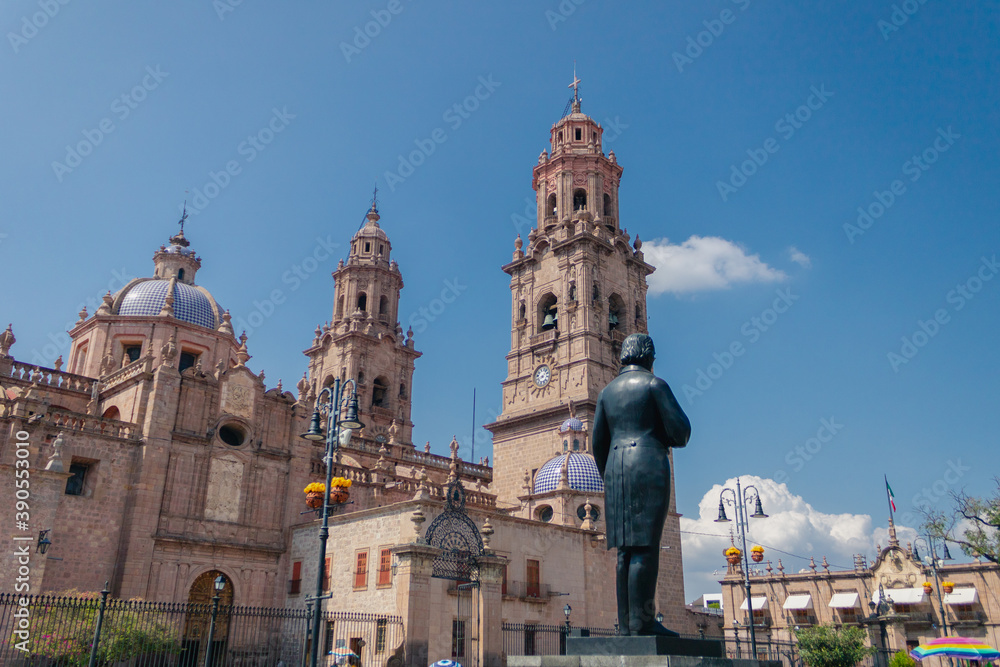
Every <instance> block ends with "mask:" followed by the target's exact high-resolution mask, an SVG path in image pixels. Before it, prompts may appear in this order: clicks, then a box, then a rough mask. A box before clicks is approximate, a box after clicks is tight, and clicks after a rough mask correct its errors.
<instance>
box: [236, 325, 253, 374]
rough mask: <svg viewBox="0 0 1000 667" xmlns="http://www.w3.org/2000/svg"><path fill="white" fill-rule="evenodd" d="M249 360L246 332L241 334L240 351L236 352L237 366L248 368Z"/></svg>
mask: <svg viewBox="0 0 1000 667" xmlns="http://www.w3.org/2000/svg"><path fill="white" fill-rule="evenodd" d="M249 359H250V355H249V354H247V332H246V331H244V332H243V333H241V334H240V349H239V350H238V351H237V352H236V365H237V366H246V365H247V361H249Z"/></svg>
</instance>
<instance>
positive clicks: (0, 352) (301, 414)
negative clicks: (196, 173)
mask: <svg viewBox="0 0 1000 667" xmlns="http://www.w3.org/2000/svg"><path fill="white" fill-rule="evenodd" d="M602 133H603V129H602V127H601V126H600V125H599V124H598V123H596V122H595V121H594V120H593V119H592V118H590V117H589V116H587V115H585V114H584V113H582V112H581V109H580V101H579V98H578V97H575V98H574V101H573V104H572V107H571V110H570V113H568V114H567V115H565V116H564V117H563V118H561V119H559V120H558V122H557V123H556V124H555V125H553V126H552V128H551V131H550V137H549V147H548V149H547V150H543V151H542V152H541V154H540V155H539V157H538V161H537V164H536V165H535V166H534V168H533V172H532V186H533V188H534V190H535V195H536V203H537V219H536V224H535V226H534V228H533V229H532V230H531V232H530V233H529V234H528V237H527V239H522V238H520V236H518V238H517V239H516V240H515V241H514V250H513V254H512V257H511V260H510V262H509V263H507V264H506V265H504V266H503V267H502V270H503V271H504V272H505V273H506V274H507V276H508V277H509V280H510V290H511V304H510V325H511V346H510V350H495V351H493V353H494V354H497V355H500V354H506V358H507V376H506V378H497V380H502V388H503V391H502V396H503V409H502V412H501V414H500V415H499V416H498V417H497V418H496V420H495V421H494V422H492V423H490V424H487V425H486V428H487V429H489V430H490V431H491V433H492V435H493V452H494V460H493V464H492V466H491V465H489V462H488V461H480V462H478V463H477V462H471V461H463V460H461V459H460V458H459V456H458V444H457V442H454V441H453V442H452V443H451V454H450V456H441V455H436V454H432V453H430V445H429V444H428V445H425V446H417V445H416V444H415V443H414V442H413V439H412V428H413V422H412V420H411V396H412V395H413V392H414V391H419V386H420V385H419V377H418V378H416V379H415V377H414V372H415V369H416V360H417V359H418V358H420V357H421V353H420V352H419V351H418V350H417V349H416V346H415V341H414V335H413V332H412V330H411V331H407V332H405V333H404V331H403V330H402V328H401V326H400V324H399V322H398V312H399V303H400V293H401V290H402V288H403V270H404V268H405V267H400V266H399V265H398V264H397V263H396V261H395V260H393V259H392V244H391V242H390V239H389V235H388V233H387V232H386V230H385V229H383V226H382V224H381V223H382V221H381V218H380V216H379V212H378V210H377V206H376V205H375V203H374V202H373V204H372V207H371V209H370V210H369V211H368V213H367V215H366V218H365V221H364V224H363V225H362V226H361V228H360V229H359V230H358V231H357V232H356V233H355V234H354V236H353V238H352V239H351V241H350V248H349V254H348V256H347V257H346V258H345V259H342V260H340V262H339V263H338V265H337V268H336V270H335V271H334V272H333V279H334V280H333V294H332V303H331V312H332V317H331V319H330V322H329V323H328V324H326V325H324V326H322V327H318V328H317V329H316V331H315V332H314V335H313V337H312V340H311V343H310V344H309V346H308V348H307V349H306V350H305V355H306V357H307V358H308V362H307V364H306V365H305V372H304V374H303V377H302V378H301V380H299V382H298V383H297V385H296V386H295V387H294V391H287V390H286V389H285V388H284V387H282V385H281V383H280V382H278V383H277V386H274V387H268V386H267V385H266V384H265V381H264V373H263V372H261V371H257V372H255V371H254V370H251V369H250V368H249V367H248V366H247V361H248V360H249V358H250V355H249V352H248V350H247V339H246V336H245V335H240V336H237V335H236V334H237V332H235V331H234V329H233V326H232V322H231V318H230V315H229V312H228V311H227V310H225V309H224V308H223V307H222V306H221V305H220V304H219V303H218V302H217V301H216V300H215V298H214V297H213V296H212V294H211V292H209V290H208V289H206V288H205V287H204V286H202V285H199V284H198V282H197V274H198V270H199V268H200V267H201V263H202V258H201V257H199V256H198V255H197V254H196V253H195V251H194V249H193V248H192V246H191V242H190V241H189V239H188V238H187V237H186V236H185V235H184V230H183V220H182V225H181V229H180V231H179V232H178V233H177V234H176V235H174V236H173V237H171V238H170V239H169V242H168V244H165V245H163V246H161V247H160V248H159V249H158V250H156V251H155V252H154V254H153V271H152V275H151V276H150V277H148V278H139V279H135V280H132V281H131V282H130V283H129V284H127V285H126V286H125V287H124V288H122V289H121V290H120V291H118V292H117V293H116V294H111V293H110V292H109V293H108V294H107V295H105V296H104V299H103V303H102V304H101V305H100V307H99V308H97V309H96V311H95V312H93V313H88V312H87V311H86V309H84V310H83V311H81V312H80V313H79V319H78V321H77V322H76V325H75V326H74V327H73V328H72V329H71V330H70V331H69V336H70V337H71V339H72V345H71V350H70V353H69V357H68V360H67V361H66V362H64V361H63V360H62V358H61V357H60V358H59V359H58V360H56V361H55V363H54V364H53V366H52V367H42V366H37V365H34V364H28V363H24V362H21V361H18V360H16V358H15V357H14V356H12V353H11V348H12V346H13V345H14V343H15V335H14V330H15V328H16V327H14V326H9V327H8V328H7V329H6V331H3V332H2V333H0V424H2V426H3V428H2V430H0V492H2V493H3V497H5V498H14V497H15V493H16V491H15V482H16V463H17V461H18V460H19V459H24V458H26V459H27V460H28V461H29V463H30V474H31V489H32V491H31V494H32V508H31V509H32V513H31V525H32V528H33V529H36V530H41V529H45V530H48V532H47V533H46V534H45V538H46V539H47V540H48V541H49V542H50V543H51V546H50V548H49V549H48V552H47V554H38V553H35V554H33V556H32V570H31V592H32V593H40V592H55V591H64V590H68V589H74V588H75V589H79V590H84V591H96V590H99V589H101V588H102V587H103V585H104V582H105V581H107V582H109V588H110V590H111V592H112V595H113V596H115V597H122V598H132V597H140V598H144V599H147V600H155V601H164V602H188V601H206V600H208V599H209V597H211V595H212V586H211V582H212V581H213V580H214V579H215V577H216V576H217V575H218V574H220V573H221V574H223V575H225V579H226V584H225V586H226V588H225V590H224V592H223V594H222V595H223V598H224V600H225V602H226V603H230V604H238V605H250V606H261V607H305V606H306V605H307V604H311V603H312V601H311V600H307V598H308V597H310V595H311V593H312V591H313V590H314V586H315V583H314V582H316V580H317V574H318V572H317V570H318V568H319V567H320V566H321V565H320V564H321V563H322V567H323V568H324V572H323V582H324V583H323V586H324V590H325V591H328V592H329V597H328V598H327V599H325V600H324V601H323V603H322V604H323V605H324V608H325V609H327V610H330V611H334V610H336V611H351V612H369V613H374V614H391V615H395V616H399V617H400V618H401V619H402V623H403V627H404V634H405V640H404V643H403V644H402V645H400V646H398V647H393V646H390V647H385V646H382V647H376V646H368V647H367V648H363V647H359V649H361V648H363V650H365V651H366V652H369V653H371V655H369V656H368V658H367V659H366V660H365V661H363V664H366V665H368V664H372V665H374V664H388V662H387V661H388V659H389V657H390V655H395V656H399V657H401V659H403V660H405V663H406V664H407V665H410V664H413V665H417V664H420V663H421V662H423V664H424V665H426V664H428V661H427V658H428V656H430V658H431V659H430V661H431V662H432V661H433V660H434V659H438V658H441V657H448V656H455V657H457V658H458V657H464V656H466V655H469V656H474V658H472V659H471V664H475V665H488V664H496V662H497V659H498V657H499V656H500V655H501V654H502V653H503V650H504V649H503V640H502V637H501V634H500V627H501V625H502V624H505V623H507V624H520V625H521V626H523V627H526V628H533V627H536V626H537V627H541V626H555V625H560V624H561V623H562V622H563V621H564V620H565V619H564V614H568V613H569V612H568V611H565V609H567V607H566V605H571V609H572V620H573V623H574V625H577V626H588V627H595V628H606V629H610V628H612V627H613V625H614V623H615V620H616V619H615V617H616V613H615V610H616V602H615V590H614V570H615V554H614V552H613V551H610V552H609V551H608V550H607V549H606V546H605V543H604V540H603V533H604V528H603V514H602V510H603V482H602V479H601V476H600V474H599V473H598V471H597V466H596V464H595V463H594V459H593V457H592V455H591V453H590V451H589V449H590V440H589V433H588V428H589V426H590V424H591V423H592V418H593V413H594V409H595V405H596V399H597V395H598V393H599V392H600V390H601V389H602V388H603V387H604V386H605V385H606V384H607V383H608V382H610V381H611V380H612V379H613V378H614V377H615V376H616V374H617V372H618V354H619V351H620V347H621V344H622V342H623V340H624V338H625V337H626V336H627V335H628V334H630V333H636V332H642V333H645V332H646V290H647V285H646V278H647V276H648V275H649V274H650V273H652V272H653V270H654V269H653V267H652V266H651V265H650V264H648V263H647V262H646V261H645V260H644V258H643V253H642V249H641V248H642V244H641V242H640V241H639V239H638V237H636V238H635V239H634V240H633V239H631V238H630V236H629V234H628V233H627V232H626V231H625V230H624V228H622V227H621V225H620V221H619V216H618V210H619V208H618V202H619V199H618V193H619V184H620V181H621V177H622V173H623V168H622V166H621V165H619V163H618V160H617V157H616V156H615V153H614V151H610V152H609V153H608V154H607V155H605V153H604V152H603V149H602ZM387 227H389V228H391V223H389V224H388V225H387ZM433 366H434V361H433V360H430V359H427V360H424V361H422V362H421V368H422V369H423V368H431V369H432V368H433ZM422 372H428V371H426V370H423V371H422ZM338 380H339V382H338ZM348 380H350V381H352V382H350V383H348V384H349V386H353V387H355V388H356V391H357V397H358V408H359V417H360V420H361V422H362V423H363V428H360V429H358V430H356V431H353V432H350V433H348V434H346V436H347V437H342V438H341V439H340V446H339V448H337V449H336V451H335V453H334V455H333V458H332V460H330V461H329V465H330V466H331V467H332V471H333V474H334V475H335V476H336V477H338V478H341V479H343V480H347V481H349V483H350V488H349V501H347V502H343V503H341V504H338V505H337V506H336V507H334V508H333V509H334V510H335V511H334V512H333V514H332V516H331V517H330V536H329V541H328V543H327V548H326V553H325V554H323V555H322V556H321V555H320V553H319V538H318V523H319V521H318V519H317V517H316V515H315V513H310V512H308V511H307V510H308V508H307V506H306V498H305V494H304V493H303V489H304V488H305V487H306V486H307V485H309V484H310V483H312V482H322V481H323V479H324V476H325V474H326V467H327V461H326V460H324V444H323V443H322V442H313V441H310V440H308V439H304V438H302V437H301V434H303V433H305V432H306V431H307V429H309V427H310V417H311V416H312V414H313V411H314V409H315V405H316V402H317V398H318V396H319V394H320V392H322V391H323V389H324V388H327V387H333V386H334V385H337V386H340V385H341V384H342V383H345V382H347V381H348ZM25 452H26V454H25ZM671 486H672V488H673V485H671ZM661 547H662V548H661V551H660V554H661V557H660V578H659V583H658V590H657V607H658V610H659V611H661V612H662V613H663V615H664V624H665V625H667V626H668V627H672V628H674V629H677V630H679V631H681V632H693V627H692V621H690V620H689V618H688V615H687V613H686V611H685V608H684V588H683V579H682V571H681V567H682V566H681V544H680V533H679V515H678V514H677V513H676V504H675V502H674V499H673V498H671V503H670V513H669V516H668V520H667V525H666V527H665V529H664V532H663V542H662V545H661ZM2 559H3V560H2V566H0V586H3V589H4V590H13V581H14V577H15V572H16V571H17V565H16V559H15V556H14V554H13V552H7V553H5V554H4V556H3V557H2ZM565 618H568V616H566V617H565ZM327 632H328V634H329V632H331V630H329V629H328V630H327ZM321 641H322V638H321ZM326 642H327V644H332V642H331V637H327V638H326ZM376 651H381V654H376V653H375V652H376ZM464 664H470V663H469V662H466V663H464Z"/></svg>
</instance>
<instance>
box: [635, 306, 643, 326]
mask: <svg viewBox="0 0 1000 667" xmlns="http://www.w3.org/2000/svg"><path fill="white" fill-rule="evenodd" d="M640 322H642V308H641V307H640V306H639V304H635V324H636V326H638V325H639V323H640Z"/></svg>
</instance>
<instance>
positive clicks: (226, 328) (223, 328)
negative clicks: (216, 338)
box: [219, 310, 233, 336]
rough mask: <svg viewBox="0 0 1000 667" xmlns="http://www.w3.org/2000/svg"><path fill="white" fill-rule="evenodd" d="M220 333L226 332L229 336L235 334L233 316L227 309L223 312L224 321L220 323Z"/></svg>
mask: <svg viewBox="0 0 1000 667" xmlns="http://www.w3.org/2000/svg"><path fill="white" fill-rule="evenodd" d="M219 333H223V334H226V335H227V336H232V335H233V317H232V315H230V314H229V311H228V310H226V311H225V312H223V313H222V322H221V323H220V324H219Z"/></svg>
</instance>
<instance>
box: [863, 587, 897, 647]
mask: <svg viewBox="0 0 1000 667" xmlns="http://www.w3.org/2000/svg"><path fill="white" fill-rule="evenodd" d="M893 604H894V603H893V601H892V598H891V597H889V596H888V595H887V594H886V592H885V589H884V588H883V587H882V584H879V585H878V604H876V603H875V602H869V603H868V608H869V609H871V610H872V613H871V615H870V616H868V620H869V621H871V620H877V621H878V630H879V638H880V639H881V640H882V658H883V662H884V661H885V660H886V659H887V657H888V656H886V652H887V651H888V649H889V636H888V634H887V633H886V630H885V619H886V615H887V614H889V612H891V611H892V609H893V607H892V605H893Z"/></svg>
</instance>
